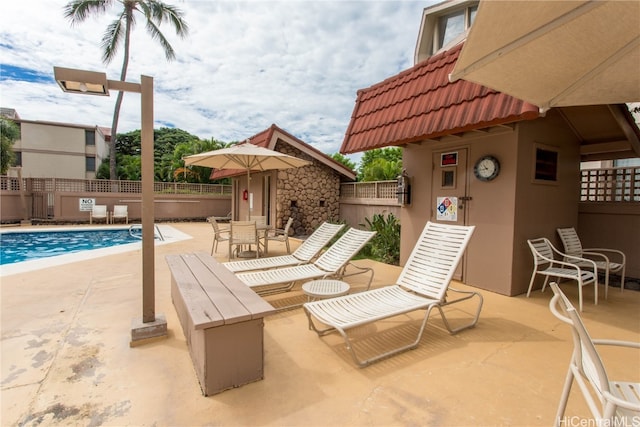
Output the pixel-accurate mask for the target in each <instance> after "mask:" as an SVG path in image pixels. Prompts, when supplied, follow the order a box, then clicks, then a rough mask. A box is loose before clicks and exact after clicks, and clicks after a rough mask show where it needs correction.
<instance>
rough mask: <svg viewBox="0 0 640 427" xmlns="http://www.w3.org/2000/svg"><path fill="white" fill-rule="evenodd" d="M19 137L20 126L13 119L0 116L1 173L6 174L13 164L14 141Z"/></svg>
mask: <svg viewBox="0 0 640 427" xmlns="http://www.w3.org/2000/svg"><path fill="white" fill-rule="evenodd" d="M19 138H20V128H19V127H18V126H17V125H16V124H15V123H14V122H12V121H11V120H9V119H5V118H4V117H0V175H6V173H7V171H8V170H9V166H11V165H12V164H13V162H14V159H15V153H14V152H13V143H14V142H16V140H17V139H19Z"/></svg>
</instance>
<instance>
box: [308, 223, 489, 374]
mask: <svg viewBox="0 0 640 427" xmlns="http://www.w3.org/2000/svg"><path fill="white" fill-rule="evenodd" d="M473 230H474V226H459V225H448V224H438V223H433V222H427V224H426V225H425V227H424V230H423V231H422V234H421V235H420V237H419V238H418V242H417V243H416V245H415V247H414V248H413V251H412V252H411V255H410V256H409V259H408V260H407V263H406V264H405V266H404V268H403V269H402V272H401V273H400V277H398V280H397V281H396V284H395V285H391V286H384V287H382V288H378V289H372V290H369V291H365V292H359V293H355V294H351V295H345V296H342V297H336V298H331V299H325V300H320V301H314V302H308V303H305V304H304V305H303V307H304V310H305V313H306V314H307V317H308V319H309V328H310V329H313V330H314V331H315V332H316V333H317V334H318V335H319V336H323V335H326V334H328V333H330V332H332V331H338V332H339V333H340V335H342V337H343V338H344V341H345V344H346V346H347V350H349V352H350V353H351V357H352V358H353V361H354V362H355V363H356V364H357V365H358V366H359V367H364V366H367V365H369V364H371V363H373V362H376V361H378V360H380V359H382V358H386V357H389V356H392V355H395V354H398V353H400V352H403V351H407V350H411V349H413V348H416V347H417V346H418V344H419V343H420V339H421V338H422V333H423V332H424V329H425V326H426V324H427V320H428V319H429V314H430V313H431V310H432V309H433V308H437V309H438V310H439V311H440V315H441V317H442V319H443V321H444V324H445V327H446V328H447V329H448V330H449V332H450V333H452V334H454V333H456V332H458V331H461V330H463V329H467V328H471V327H473V326H475V325H476V323H477V322H478V319H479V317H480V311H481V310H482V301H483V298H482V295H480V294H479V293H477V292H472V291H461V290H456V289H453V288H450V287H449V283H450V282H451V279H452V278H453V274H454V273H455V270H456V267H457V265H458V263H459V262H460V259H461V258H462V254H463V253H464V251H465V248H466V247H467V244H468V243H469V240H470V239H471V235H472V234H473ZM449 290H450V291H453V292H458V293H461V294H463V296H461V297H459V298H457V299H449V298H448V291H449ZM473 297H478V299H479V302H478V306H477V310H476V313H475V316H474V318H473V320H472V321H471V322H469V323H467V324H465V325H462V326H459V327H457V328H451V326H450V325H449V322H448V321H447V318H446V317H445V313H444V311H443V310H442V308H443V307H445V306H447V305H451V304H455V303H458V302H461V301H466V300H469V299H471V298H473ZM418 310H424V311H425V314H424V318H423V320H422V324H421V326H420V328H419V329H418V333H417V336H416V338H415V340H414V341H413V342H411V343H408V344H406V345H400V346H398V347H396V348H394V349H392V350H389V351H386V352H383V353H382V354H378V355H375V356H373V357H370V358H368V359H364V360H361V359H360V358H359V357H358V355H357V354H356V350H355V348H354V345H353V342H352V340H351V338H350V336H349V331H350V329H352V328H355V327H357V326H362V325H366V324H370V323H373V322H376V321H380V320H384V319H388V318H391V317H395V316H399V315H402V314H405V313H409V312H413V311H418ZM313 319H316V320H317V321H318V322H319V323H321V324H324V325H327V328H325V329H320V328H319V327H318V326H317V325H316V324H315V322H314V321H313Z"/></svg>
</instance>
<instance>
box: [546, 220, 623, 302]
mask: <svg viewBox="0 0 640 427" xmlns="http://www.w3.org/2000/svg"><path fill="white" fill-rule="evenodd" d="M557 231H558V235H559V236H560V240H562V245H563V246H564V252H565V253H566V254H569V255H573V256H577V257H580V258H588V259H592V260H594V261H595V262H596V265H597V266H598V268H599V269H600V270H601V271H604V297H605V299H606V298H607V296H608V293H609V273H620V274H621V276H622V278H621V279H620V292H622V291H624V274H625V268H626V257H625V255H624V253H623V252H622V251H619V250H617V249H607V248H588V249H585V248H583V247H582V243H581V242H580V237H578V233H576V230H575V228H573V227H570V228H558V230H557ZM611 254H613V256H614V258H615V262H613V261H612V260H611V259H610V255H611ZM569 262H572V261H571V260H569ZM577 263H578V265H580V267H585V268H589V267H590V266H591V264H590V263H585V262H580V261H577Z"/></svg>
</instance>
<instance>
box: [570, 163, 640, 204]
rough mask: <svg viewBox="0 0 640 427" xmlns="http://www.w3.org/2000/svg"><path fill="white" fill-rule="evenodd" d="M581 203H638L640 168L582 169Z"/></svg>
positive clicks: (639, 196)
mask: <svg viewBox="0 0 640 427" xmlns="http://www.w3.org/2000/svg"><path fill="white" fill-rule="evenodd" d="M580 175H581V183H580V201H581V202H640V167H638V166H636V167H620V168H609V169H583V170H582V171H580Z"/></svg>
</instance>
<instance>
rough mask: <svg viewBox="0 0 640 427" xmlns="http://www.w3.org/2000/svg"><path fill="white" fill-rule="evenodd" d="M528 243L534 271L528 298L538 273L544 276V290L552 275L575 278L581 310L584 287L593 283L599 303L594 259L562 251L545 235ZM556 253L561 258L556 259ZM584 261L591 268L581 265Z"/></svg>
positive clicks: (596, 299) (596, 301)
mask: <svg viewBox="0 0 640 427" xmlns="http://www.w3.org/2000/svg"><path fill="white" fill-rule="evenodd" d="M527 244H528V245H529V249H531V254H532V255H533V272H532V273H531V280H530V281H529V290H528V291H527V298H528V297H529V295H530V294H531V288H533V282H534V281H535V278H536V274H541V275H543V276H544V283H543V284H542V291H543V292H544V289H545V287H546V286H547V282H548V281H549V278H550V277H555V278H558V279H559V278H563V279H569V280H575V281H576V282H577V283H578V298H579V299H580V311H582V287H583V286H586V285H588V284H590V283H593V286H594V304H595V305H597V304H598V267H597V266H596V264H595V262H594V261H591V260H588V259H584V258H580V257H576V256H572V255H567V254H565V253H562V252H560V251H559V250H558V249H556V248H555V247H554V246H553V245H552V244H551V242H550V241H549V240H548V239H546V238H545V237H541V238H539V239H531V240H527ZM554 254H557V255H558V256H559V257H560V258H561V259H555V256H554ZM570 261H571V262H570ZM583 262H584V263H588V264H589V269H587V270H585V269H584V268H583V267H581V266H580V265H579V264H581V263H583ZM589 270H590V271H589Z"/></svg>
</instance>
